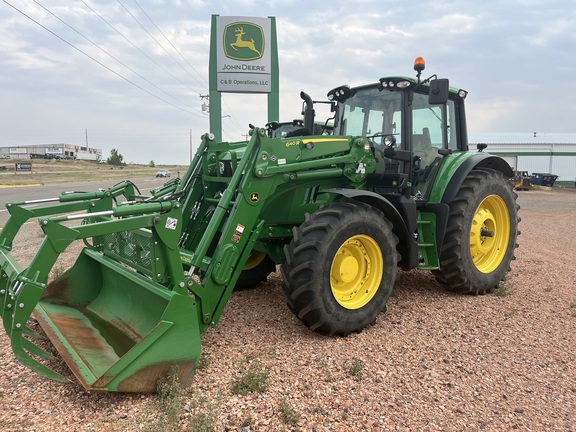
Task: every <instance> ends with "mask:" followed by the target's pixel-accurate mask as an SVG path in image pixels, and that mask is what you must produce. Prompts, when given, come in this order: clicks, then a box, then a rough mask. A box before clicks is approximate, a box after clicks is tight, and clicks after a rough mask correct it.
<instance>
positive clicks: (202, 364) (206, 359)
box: [196, 354, 211, 370]
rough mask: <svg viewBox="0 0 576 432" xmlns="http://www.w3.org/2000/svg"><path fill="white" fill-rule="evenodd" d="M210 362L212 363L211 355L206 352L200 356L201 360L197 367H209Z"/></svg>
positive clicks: (199, 368)
mask: <svg viewBox="0 0 576 432" xmlns="http://www.w3.org/2000/svg"><path fill="white" fill-rule="evenodd" d="M210 363H211V360H210V357H209V356H207V355H206V354H204V355H202V356H201V357H200V360H198V366H197V367H196V369H198V370H201V369H208V367H210Z"/></svg>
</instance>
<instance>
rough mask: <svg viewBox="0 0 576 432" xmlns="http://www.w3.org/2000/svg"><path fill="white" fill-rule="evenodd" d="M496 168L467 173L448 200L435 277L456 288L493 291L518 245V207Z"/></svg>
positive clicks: (505, 181)
mask: <svg viewBox="0 0 576 432" xmlns="http://www.w3.org/2000/svg"><path fill="white" fill-rule="evenodd" d="M516 196H517V195H516V193H515V192H514V191H513V186H512V185H511V184H510V183H509V182H508V180H507V179H506V178H505V177H504V174H503V173H501V172H500V171H495V170H492V169H476V170H473V171H471V172H470V174H468V176H467V177H466V179H464V182H463V183H462V186H461V187H460V190H459V191H458V194H457V195H456V197H455V198H454V200H453V201H452V202H451V203H450V216H449V218H448V226H447V230H446V236H445V238H444V244H443V245H442V250H441V253H440V270H436V271H434V275H435V276H436V280H437V281H438V282H439V283H440V284H441V285H443V286H444V287H445V288H446V289H448V290H449V291H453V292H458V293H467V294H485V293H488V292H491V291H492V290H493V289H494V288H496V287H497V286H498V284H499V283H500V281H502V280H503V279H504V277H505V276H506V273H507V272H508V271H510V262H511V261H512V260H513V259H515V257H514V250H515V248H516V247H517V246H518V245H517V244H516V238H517V236H518V234H519V232H518V223H519V221H520V218H519V217H518V209H519V206H518V205H517V204H516Z"/></svg>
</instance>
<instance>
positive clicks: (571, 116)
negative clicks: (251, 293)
mask: <svg viewBox="0 0 576 432" xmlns="http://www.w3.org/2000/svg"><path fill="white" fill-rule="evenodd" d="M214 14H217V15H221V16H246V17H268V16H274V17H275V18H276V27H277V36H278V52H279V64H280V77H279V87H280V120H292V119H294V118H299V117H301V115H300V112H301V105H302V101H301V99H300V97H299V94H300V91H302V90H303V91H305V92H306V93H308V94H309V95H310V96H311V97H312V99H314V100H326V93H327V92H328V91H329V90H331V89H332V88H334V87H337V86H339V85H342V84H348V85H350V86H356V85H362V84H367V83H372V82H377V81H378V79H379V78H380V77H383V76H398V75H403V76H415V72H414V70H413V61H414V59H415V58H416V57H417V56H423V57H424V58H425V59H426V70H425V71H424V73H423V75H425V76H429V75H432V74H437V75H438V76H439V77H441V78H449V79H450V84H451V85H453V86H455V87H460V88H463V89H466V90H467V91H468V92H469V95H468V97H467V99H466V105H467V117H468V130H469V135H470V136H471V137H472V136H473V135H474V134H486V133H533V132H539V133H540V132H542V133H574V132H576V124H575V123H576V97H574V96H576V82H575V79H574V76H573V75H574V70H575V69H576V55H575V53H576V31H574V29H575V28H576V8H575V7H574V2H573V0H551V1H546V2H543V1H541V0H508V1H505V2H504V1H502V0H484V1H481V2H480V1H477V0H476V1H467V0H459V1H448V0H435V1H433V2H432V1H420V2H407V1H405V0H393V1H390V0H358V1H353V0H332V1H329V2H324V1H315V2H312V1H301V0H282V1H280V0H267V1H260V0H234V1H228V0H221V1H216V0H207V1H205V0H169V1H168V0H99V1H94V0H0V146H23V145H33V144H57V143H67V144H73V145H81V146H84V145H86V144H87V145H88V146H89V147H96V148H100V149H102V151H103V156H104V157H105V158H106V157H107V156H109V155H110V151H111V150H112V149H118V151H119V153H120V154H121V155H122V156H123V157H124V161H125V162H128V163H130V162H133V163H149V161H154V162H155V163H156V164H187V163H188V162H189V160H190V152H191V149H192V151H194V149H195V148H196V147H197V146H198V144H199V142H200V137H201V135H202V134H204V133H206V132H209V119H208V115H206V114H205V113H203V111H202V109H201V106H202V103H203V100H202V99H201V98H200V95H206V94H207V93H208V58H209V50H210V25H211V16H212V15H214ZM222 98H223V102H222V115H223V116H224V117H223V119H222V123H223V139H224V140H226V141H237V140H241V139H244V137H245V135H246V133H247V132H248V125H249V124H250V123H251V124H254V125H256V126H262V127H263V126H264V125H265V124H266V123H267V121H268V119H267V98H266V96H264V95H254V94H232V93H225V94H223V96H222ZM322 116H324V118H326V117H327V116H328V115H327V113H323V112H322V110H321V109H319V110H318V117H319V118H322Z"/></svg>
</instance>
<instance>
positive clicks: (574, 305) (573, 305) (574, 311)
mask: <svg viewBox="0 0 576 432" xmlns="http://www.w3.org/2000/svg"><path fill="white" fill-rule="evenodd" d="M570 309H576V301H573V302H572V303H571V304H570ZM570 315H572V316H573V317H576V310H573V311H572V313H571V314H570Z"/></svg>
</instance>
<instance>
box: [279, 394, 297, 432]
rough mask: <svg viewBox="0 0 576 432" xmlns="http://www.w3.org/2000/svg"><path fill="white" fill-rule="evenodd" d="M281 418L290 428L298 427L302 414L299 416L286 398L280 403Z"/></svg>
mask: <svg viewBox="0 0 576 432" xmlns="http://www.w3.org/2000/svg"><path fill="white" fill-rule="evenodd" d="M280 418H281V419H282V422H283V423H284V424H287V425H290V426H296V424H298V420H300V414H298V413H297V412H296V411H295V410H294V408H292V406H291V405H290V403H288V401H287V400H286V399H285V398H284V399H282V402H280Z"/></svg>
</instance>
